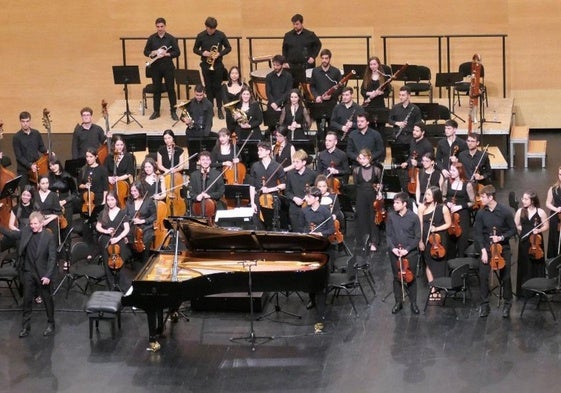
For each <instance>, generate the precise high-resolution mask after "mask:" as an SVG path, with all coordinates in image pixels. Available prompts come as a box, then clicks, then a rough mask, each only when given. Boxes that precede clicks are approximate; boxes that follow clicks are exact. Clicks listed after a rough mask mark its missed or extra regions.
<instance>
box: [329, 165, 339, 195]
mask: <svg viewBox="0 0 561 393" xmlns="http://www.w3.org/2000/svg"><path fill="white" fill-rule="evenodd" d="M329 167H330V168H335V162H334V161H331V162H330V163H329ZM327 187H329V189H330V190H331V191H332V192H333V193H334V194H340V193H341V180H339V179H337V178H336V177H335V176H333V175H332V173H331V172H329V174H328V175H327Z"/></svg>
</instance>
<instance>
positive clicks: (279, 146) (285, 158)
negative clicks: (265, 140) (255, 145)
mask: <svg viewBox="0 0 561 393" xmlns="http://www.w3.org/2000/svg"><path fill="white" fill-rule="evenodd" d="M288 134H289V131H288V128H286V127H285V126H278V127H277V129H276V130H275V138H276V143H275V146H274V147H273V158H274V160H275V161H276V162H278V163H279V164H281V165H282V166H283V170H284V171H285V172H288V171H290V170H292V169H293V168H294V165H293V164H292V156H294V153H295V152H296V149H295V148H294V145H293V144H292V143H290V140H289V139H288Z"/></svg>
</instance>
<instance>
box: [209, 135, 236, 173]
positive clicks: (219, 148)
mask: <svg viewBox="0 0 561 393" xmlns="http://www.w3.org/2000/svg"><path fill="white" fill-rule="evenodd" d="M210 156H211V158H212V164H211V166H212V167H213V168H217V169H218V170H222V167H228V168H231V167H232V166H233V164H236V163H238V162H240V159H239V158H234V144H233V143H232V139H231V137H230V131H228V130H227V129H226V128H222V129H221V130H220V131H218V139H217V140H216V145H214V147H213V148H212V151H211V152H210Z"/></svg>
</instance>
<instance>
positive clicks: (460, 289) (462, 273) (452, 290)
mask: <svg viewBox="0 0 561 393" xmlns="http://www.w3.org/2000/svg"><path fill="white" fill-rule="evenodd" d="M469 266H470V265H469V264H468V263H464V264H463V265H460V266H458V267H457V268H455V269H454V270H452V272H451V273H450V276H448V277H437V278H435V279H434V280H432V281H431V282H429V291H428V294H427V300H426V301H425V308H424V310H425V311H426V309H427V306H428V304H429V299H430V296H431V291H432V290H433V289H434V290H435V291H436V292H437V293H439V294H442V292H444V299H443V300H442V306H444V305H445V304H446V299H447V298H448V297H449V296H455V295H456V294H458V293H461V294H462V303H463V304H466V292H469V297H470V299H471V289H470V287H469V285H467V276H468V272H469ZM454 314H456V308H455V307H454Z"/></svg>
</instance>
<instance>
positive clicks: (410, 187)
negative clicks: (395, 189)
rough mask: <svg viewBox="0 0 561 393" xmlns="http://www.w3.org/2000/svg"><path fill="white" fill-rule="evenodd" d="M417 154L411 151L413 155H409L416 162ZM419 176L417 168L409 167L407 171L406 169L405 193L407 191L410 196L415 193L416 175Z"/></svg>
mask: <svg viewBox="0 0 561 393" xmlns="http://www.w3.org/2000/svg"><path fill="white" fill-rule="evenodd" d="M417 156H418V154H417V152H416V151H413V153H411V159H413V160H416V159H417ZM418 174H419V168H417V167H415V166H412V165H411V166H410V167H409V169H407V176H408V177H409V183H407V191H409V193H410V194H415V192H416V191H417V175H418Z"/></svg>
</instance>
